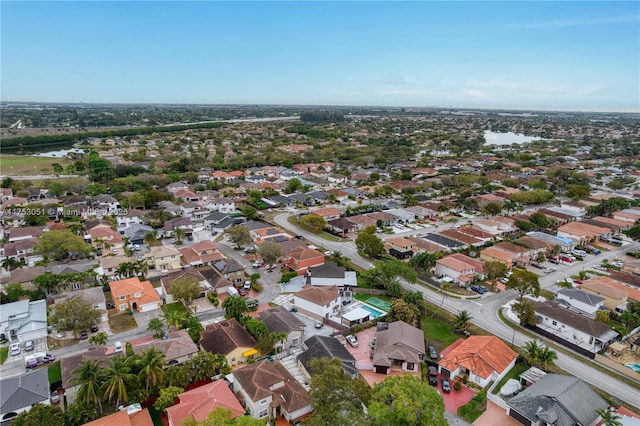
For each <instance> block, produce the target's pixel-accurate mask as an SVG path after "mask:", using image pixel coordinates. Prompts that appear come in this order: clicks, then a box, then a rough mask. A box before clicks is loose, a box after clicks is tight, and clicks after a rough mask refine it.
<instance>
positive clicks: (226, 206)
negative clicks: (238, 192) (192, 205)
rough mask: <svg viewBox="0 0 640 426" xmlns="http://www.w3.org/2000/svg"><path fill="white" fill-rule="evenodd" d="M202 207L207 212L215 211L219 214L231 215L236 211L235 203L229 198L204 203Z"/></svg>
mask: <svg viewBox="0 0 640 426" xmlns="http://www.w3.org/2000/svg"><path fill="white" fill-rule="evenodd" d="M204 207H205V208H206V209H207V210H209V211H217V212H220V213H233V212H235V211H236V202H235V201H233V200H232V199H231V198H226V197H222V198H215V199H213V200H209V201H207V202H206V203H205V205H204Z"/></svg>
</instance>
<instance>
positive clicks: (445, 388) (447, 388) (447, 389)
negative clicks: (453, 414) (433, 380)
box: [442, 377, 451, 393]
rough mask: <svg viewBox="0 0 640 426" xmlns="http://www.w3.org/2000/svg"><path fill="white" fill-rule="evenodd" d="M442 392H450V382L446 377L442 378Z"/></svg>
mask: <svg viewBox="0 0 640 426" xmlns="http://www.w3.org/2000/svg"><path fill="white" fill-rule="evenodd" d="M442 392H444V393H449V392H451V382H449V379H447V378H446V377H443V378H442Z"/></svg>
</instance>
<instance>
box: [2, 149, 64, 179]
mask: <svg viewBox="0 0 640 426" xmlns="http://www.w3.org/2000/svg"><path fill="white" fill-rule="evenodd" d="M0 163H2V170H3V171H4V172H5V173H6V174H8V175H40V174H52V173H53V167H51V165H52V164H54V163H58V164H60V165H61V166H62V167H64V166H65V165H67V164H69V160H67V159H65V158H46V157H30V156H28V155H9V154H2V155H0Z"/></svg>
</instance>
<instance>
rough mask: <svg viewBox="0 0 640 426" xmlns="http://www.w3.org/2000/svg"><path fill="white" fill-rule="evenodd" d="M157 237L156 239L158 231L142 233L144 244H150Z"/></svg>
mask: <svg viewBox="0 0 640 426" xmlns="http://www.w3.org/2000/svg"><path fill="white" fill-rule="evenodd" d="M157 239H158V233H157V232H156V231H155V230H154V231H149V232H147V233H146V234H144V238H143V239H142V240H143V241H144V242H145V244H151V243H153V242H154V241H156V240H157Z"/></svg>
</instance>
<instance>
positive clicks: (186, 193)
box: [173, 189, 200, 203]
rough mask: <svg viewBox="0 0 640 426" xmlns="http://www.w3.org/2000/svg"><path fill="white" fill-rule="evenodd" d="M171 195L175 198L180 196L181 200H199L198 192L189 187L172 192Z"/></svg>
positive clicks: (191, 201)
mask: <svg viewBox="0 0 640 426" xmlns="http://www.w3.org/2000/svg"><path fill="white" fill-rule="evenodd" d="M173 196H174V197H176V198H182V200H183V201H186V202H190V203H197V202H199V201H200V197H199V196H198V194H196V193H195V192H193V191H192V190H190V189H179V190H177V191H176V192H175V193H174V194H173Z"/></svg>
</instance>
